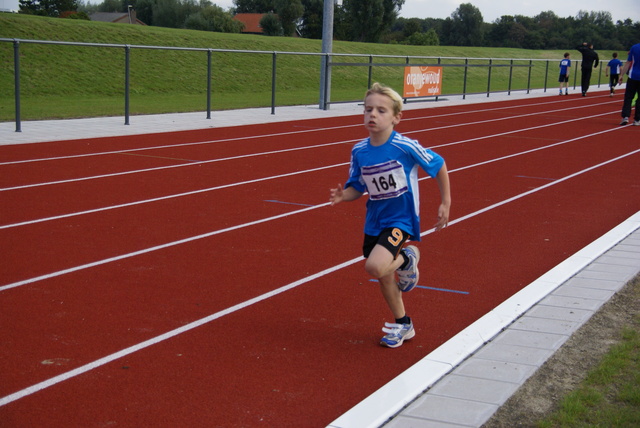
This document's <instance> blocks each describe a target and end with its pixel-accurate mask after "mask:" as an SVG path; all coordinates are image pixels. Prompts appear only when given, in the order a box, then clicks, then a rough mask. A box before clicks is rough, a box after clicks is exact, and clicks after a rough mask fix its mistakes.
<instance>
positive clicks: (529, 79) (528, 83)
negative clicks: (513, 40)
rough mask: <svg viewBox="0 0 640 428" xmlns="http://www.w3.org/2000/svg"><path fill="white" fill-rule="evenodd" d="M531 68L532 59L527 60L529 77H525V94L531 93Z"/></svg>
mask: <svg viewBox="0 0 640 428" xmlns="http://www.w3.org/2000/svg"><path fill="white" fill-rule="evenodd" d="M531 70H533V60H529V77H527V94H529V93H531Z"/></svg>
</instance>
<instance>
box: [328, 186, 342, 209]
mask: <svg viewBox="0 0 640 428" xmlns="http://www.w3.org/2000/svg"><path fill="white" fill-rule="evenodd" d="M343 195H344V191H343V190H342V184H340V183H338V187H337V188H336V189H331V195H330V196H329V202H331V205H332V206H333V205H335V204H337V203H339V202H342V197H343Z"/></svg>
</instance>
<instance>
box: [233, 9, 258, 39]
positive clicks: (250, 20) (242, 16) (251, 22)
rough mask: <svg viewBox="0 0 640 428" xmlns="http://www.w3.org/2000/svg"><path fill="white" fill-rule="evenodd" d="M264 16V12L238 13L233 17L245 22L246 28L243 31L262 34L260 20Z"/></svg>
mask: <svg viewBox="0 0 640 428" xmlns="http://www.w3.org/2000/svg"><path fill="white" fill-rule="evenodd" d="M263 16H264V13H238V14H236V15H234V17H233V19H235V20H236V21H240V22H242V23H243V24H244V29H243V30H242V32H243V33H257V34H262V27H261V26H260V20H261V19H262V17H263Z"/></svg>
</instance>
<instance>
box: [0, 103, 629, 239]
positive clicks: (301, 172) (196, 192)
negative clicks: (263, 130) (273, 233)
mask: <svg viewBox="0 0 640 428" xmlns="http://www.w3.org/2000/svg"><path fill="white" fill-rule="evenodd" d="M605 114H606V113H605ZM597 116H600V115H596V116H589V117H585V118H581V119H572V120H571V121H574V120H582V119H590V118H592V117H597ZM562 124H564V122H562V123H555V124H545V125H539V126H535V127H531V128H524V129H519V130H515V131H506V132H501V133H499V134H492V135H486V136H483V137H476V138H470V139H467V140H460V141H455V142H452V143H446V144H441V145H438V146H432V148H438V147H448V146H454V145H457V144H463V143H468V142H471V141H478V140H483V139H487V138H495V137H500V136H503V135H508V134H514V133H518V132H523V131H530V130H533V129H539V128H545V127H548V126H554V125H562ZM616 129H619V128H616ZM605 132H609V130H606V131H601V132H596V133H593V134H589V135H585V136H581V137H577V138H574V139H571V140H566V141H559V142H557V143H553V144H549V145H547V146H542V147H538V148H535V149H531V150H526V151H524V152H519V153H514V154H512V155H509V156H508V157H513V156H519V155H524V154H528V153H531V152H534V151H538V150H543V149H547V148H551V147H554V146H559V145H562V144H566V143H570V142H573V141H576V140H578V139H581V138H586V137H591V136H594V135H598V134H602V133H605ZM506 158H507V157H501V158H498V159H497V160H502V159H506ZM489 162H491V161H487V162H483V163H480V164H476V165H469V166H466V167H462V168H458V170H460V169H464V168H472V167H474V166H478V165H484V164H486V163H489ZM346 164H348V162H346V163H339V164H335V165H328V166H324V167H319V168H312V169H308V170H305V171H297V172H293V173H288V174H281V175H276V176H270V177H264V178H258V179H255V180H248V181H243V182H238V183H232V184H226V185H222V186H215V187H209V188H206V189H198V190H193V191H190V192H183V193H176V194H173V195H166V196H160V197H157V198H151V199H143V200H140V201H135V202H129V203H125V204H119V205H111V206H107V207H102V208H94V209H91V210H86V211H79V212H75V213H69V214H61V215H58V216H52V217H44V218H40V219H34V220H28V221H23V222H19V223H12V224H6V225H2V226H0V230H2V229H9V228H12V227H19V226H26V225H30V224H36V223H42V222H45V221H52V220H60V219H63V218H69V217H75V216H79V215H85V214H93V213H97V212H102V211H108V210H112V209H117V208H125V207H130V206H135V205H141V204H145V203H150V202H158V201H162V200H167V199H172V198H179V197H183V196H190V195H195V194H198V193H205V192H210V191H214V190H219V189H222V188H226V187H232V186H239V185H243V184H251V183H257V182H261V181H267V180H272V179H277V178H283V177H288V176H293V175H298V174H305V173H308V172H315V171H320V170H322V169H330V168H336V167H339V166H343V165H346ZM450 172H452V171H450Z"/></svg>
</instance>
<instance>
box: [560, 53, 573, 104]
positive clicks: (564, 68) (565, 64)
mask: <svg viewBox="0 0 640 428" xmlns="http://www.w3.org/2000/svg"><path fill="white" fill-rule="evenodd" d="M570 56H571V54H570V53H569V52H565V54H564V59H563V60H562V61H560V76H559V77H558V82H560V93H559V94H558V95H562V87H563V86H564V94H565V95H569V72H570V70H571V59H570V58H569V57H570Z"/></svg>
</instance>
